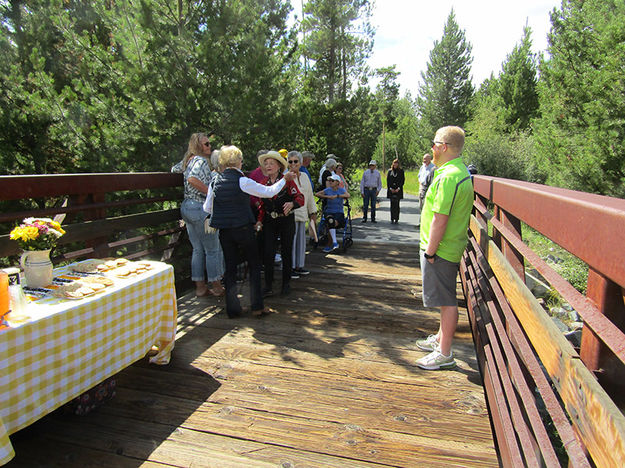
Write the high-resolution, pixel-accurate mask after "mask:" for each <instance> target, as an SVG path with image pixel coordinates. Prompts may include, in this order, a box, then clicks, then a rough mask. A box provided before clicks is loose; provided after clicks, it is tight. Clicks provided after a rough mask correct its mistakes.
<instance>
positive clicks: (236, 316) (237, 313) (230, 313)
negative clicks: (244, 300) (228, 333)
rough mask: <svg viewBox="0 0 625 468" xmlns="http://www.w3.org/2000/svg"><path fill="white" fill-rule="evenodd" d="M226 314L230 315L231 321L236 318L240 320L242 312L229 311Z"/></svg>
mask: <svg viewBox="0 0 625 468" xmlns="http://www.w3.org/2000/svg"><path fill="white" fill-rule="evenodd" d="M226 313H227V314H228V318H229V319H235V318H239V317H240V316H241V311H240V310H239V311H238V312H228V311H226Z"/></svg>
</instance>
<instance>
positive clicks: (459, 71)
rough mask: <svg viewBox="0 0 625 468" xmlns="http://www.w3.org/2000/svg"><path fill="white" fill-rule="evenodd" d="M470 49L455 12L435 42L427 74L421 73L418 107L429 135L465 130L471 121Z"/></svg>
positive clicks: (471, 58)
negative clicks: (455, 128)
mask: <svg viewBox="0 0 625 468" xmlns="http://www.w3.org/2000/svg"><path fill="white" fill-rule="evenodd" d="M471 48H472V47H471V44H470V43H469V42H467V40H466V38H465V33H464V31H463V30H461V29H460V27H459V26H458V24H457V23H456V17H455V14H454V11H453V9H452V10H451V13H449V16H448V18H447V23H446V24H445V29H444V32H443V37H442V38H441V40H440V41H435V42H434V47H433V48H432V50H431V51H430V61H429V62H428V65H427V70H426V71H425V73H424V72H422V73H421V79H422V81H423V82H422V83H421V85H420V87H419V98H418V100H417V104H418V109H419V112H420V115H421V119H422V124H423V128H424V129H426V131H428V132H429V133H430V134H433V133H434V132H435V131H436V129H438V128H440V127H442V126H445V125H459V126H464V124H465V122H466V121H467V119H468V117H469V104H470V101H471V97H472V96H473V85H472V83H471V76H470V73H471V63H472V62H473V57H472V56H471Z"/></svg>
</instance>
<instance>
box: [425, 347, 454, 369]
mask: <svg viewBox="0 0 625 468" xmlns="http://www.w3.org/2000/svg"><path fill="white" fill-rule="evenodd" d="M417 366H419V367H420V368H421V369H425V370H439V369H451V368H453V367H456V361H455V360H454V353H450V354H449V356H445V355H444V354H442V353H441V352H440V351H439V350H438V349H435V350H434V351H432V352H431V353H430V354H428V355H427V356H424V357H422V358H421V359H417Z"/></svg>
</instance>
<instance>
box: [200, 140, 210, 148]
mask: <svg viewBox="0 0 625 468" xmlns="http://www.w3.org/2000/svg"><path fill="white" fill-rule="evenodd" d="M202 144H203V145H204V146H206V147H208V148H210V146H211V142H210V141H205V142H204V143H202Z"/></svg>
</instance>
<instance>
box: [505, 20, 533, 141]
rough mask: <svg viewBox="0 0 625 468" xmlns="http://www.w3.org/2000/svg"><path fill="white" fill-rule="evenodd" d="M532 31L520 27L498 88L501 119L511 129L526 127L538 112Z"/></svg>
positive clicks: (523, 128)
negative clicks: (520, 37)
mask: <svg viewBox="0 0 625 468" xmlns="http://www.w3.org/2000/svg"><path fill="white" fill-rule="evenodd" d="M531 34H532V31H531V29H530V28H529V27H527V26H526V27H525V28H524V29H523V38H522V39H521V43H520V44H517V45H516V46H515V47H514V49H513V50H512V53H511V54H510V55H508V57H507V58H506V61H505V62H504V64H503V67H502V68H503V71H502V73H501V74H500V75H499V89H498V92H499V94H500V95H501V98H502V100H503V105H504V119H505V122H506V124H507V125H508V127H509V129H510V130H525V129H527V128H528V127H529V125H530V122H531V120H532V119H533V118H535V117H536V116H537V114H538V90H537V78H536V59H535V57H534V55H533V54H532V39H531Z"/></svg>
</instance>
